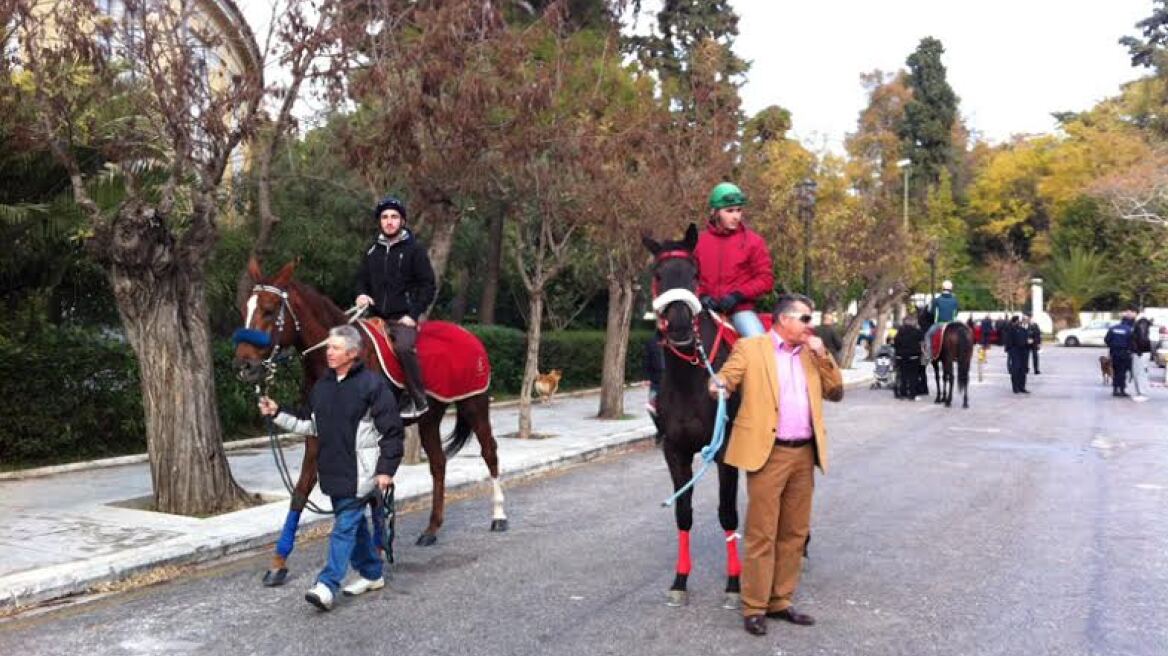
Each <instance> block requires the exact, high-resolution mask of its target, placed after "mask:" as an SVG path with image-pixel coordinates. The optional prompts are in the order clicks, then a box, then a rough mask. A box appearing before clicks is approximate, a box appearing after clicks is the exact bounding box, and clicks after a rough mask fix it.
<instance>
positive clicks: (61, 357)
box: [0, 329, 301, 469]
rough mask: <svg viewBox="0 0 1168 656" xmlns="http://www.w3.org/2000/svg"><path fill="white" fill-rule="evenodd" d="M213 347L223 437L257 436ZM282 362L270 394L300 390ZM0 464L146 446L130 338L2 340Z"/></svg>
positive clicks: (54, 335)
mask: <svg viewBox="0 0 1168 656" xmlns="http://www.w3.org/2000/svg"><path fill="white" fill-rule="evenodd" d="M232 357H233V351H232V348H231V345H230V344H229V343H226V342H222V343H217V344H216V347H215V353H214V358H215V391H216V395H217V398H218V401H219V419H220V422H221V423H222V426H223V427H224V432H225V433H226V434H227V435H228V436H229V437H244V436H247V435H258V434H261V433H262V431H263V422H262V420H261V419H260V417H259V414H258V413H257V412H256V409H255V392H254V390H253V388H252V387H250V386H247V385H244V384H243V383H241V382H239V380H238V379H237V378H236V377H235V374H234V372H233V371H232V369H231V359H232ZM294 365H295V363H293V366H285V367H283V368H281V370H280V373H279V377H278V379H277V383H276V385H275V386H274V388H273V390H272V394H273V395H278V396H279V397H280V398H284V399H295V398H298V397H299V390H300V377H301V376H300V368H299V367H298V366H294ZM0 417H3V418H4V421H3V422H0V469H14V468H17V467H32V466H37V465H42V464H53V463H59V462H74V461H78V460H90V459H94V458H105V457H111V456H118V455H125V454H129V453H144V452H145V451H146V426H145V424H146V422H145V418H144V416H143V414H142V393H141V389H140V387H139V383H138V361H137V358H136V357H135V356H134V352H133V350H132V349H131V348H130V346H129V345H128V344H125V343H123V342H120V341H118V340H113V339H109V338H104V337H101V336H99V335H96V334H94V333H90V332H78V331H63V330H52V329H49V330H45V331H42V333H41V334H40V335H39V336H38V337H37V338H36V339H35V340H33V341H25V342H20V343H16V342H12V343H8V342H0Z"/></svg>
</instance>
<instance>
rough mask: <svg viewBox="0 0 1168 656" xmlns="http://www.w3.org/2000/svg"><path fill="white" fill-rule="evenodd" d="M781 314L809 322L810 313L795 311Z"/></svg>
mask: <svg viewBox="0 0 1168 656" xmlns="http://www.w3.org/2000/svg"><path fill="white" fill-rule="evenodd" d="M783 316H785V317H795V318H796V319H798V320H799V321H802V322H803V323H811V315H810V314H799V313H797V312H784V313H783Z"/></svg>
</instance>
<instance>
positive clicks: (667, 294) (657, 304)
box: [653, 287, 702, 314]
mask: <svg viewBox="0 0 1168 656" xmlns="http://www.w3.org/2000/svg"><path fill="white" fill-rule="evenodd" d="M674 301H681V302H683V303H685V304H686V305H688V306H689V309H690V311H691V312H693V313H694V314H697V313H698V312H701V311H702V302H701V301H699V300H698V297H697V296H696V295H694V293H693V292H691V291H690V290H688V289H682V288H680V287H677V288H674V289H667V290H665V291H663V292H661V295H660V296H658V297H657V298H655V299H653V311H654V312H656V313H658V314H660V313H661V311H662V310H664V309H665V306H667V305H669V304H670V303H673V302H674Z"/></svg>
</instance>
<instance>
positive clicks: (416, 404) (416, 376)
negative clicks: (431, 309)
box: [389, 323, 430, 419]
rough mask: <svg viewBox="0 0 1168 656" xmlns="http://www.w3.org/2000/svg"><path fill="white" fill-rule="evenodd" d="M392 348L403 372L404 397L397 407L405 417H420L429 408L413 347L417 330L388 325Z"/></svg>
mask: <svg viewBox="0 0 1168 656" xmlns="http://www.w3.org/2000/svg"><path fill="white" fill-rule="evenodd" d="M389 330H390V334H391V335H392V337H393V350H394V353H395V354H397V360H398V362H400V363H401V367H402V371H403V372H405V378H406V379H405V381H404V382H405V384H406V398H405V400H404V401H403V402H402V407H401V408H400V409H399V410H400V412H401V416H402V417H403V418H405V419H412V418H414V417H420V416H422V415H423V414H425V412H426V411H427V410H429V409H430V407H429V405H428V404H427V402H426V387H425V385H423V384H422V368H421V367H420V366H419V365H418V352H417V351H416V350H415V349H414V343H415V341H416V340H417V335H418V330H417V328H415V327H413V326H406V325H403V324H401V323H394V324H391V325H390V329H389Z"/></svg>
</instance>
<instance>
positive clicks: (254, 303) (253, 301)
mask: <svg viewBox="0 0 1168 656" xmlns="http://www.w3.org/2000/svg"><path fill="white" fill-rule="evenodd" d="M259 304H260V299H259V296H258V295H256V294H252V295H251V297H250V298H248V299H247V320H246V321H244V322H243V327H244V328H251V320H252V319H253V318H254V317H255V311H256V308H257V307H259Z"/></svg>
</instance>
